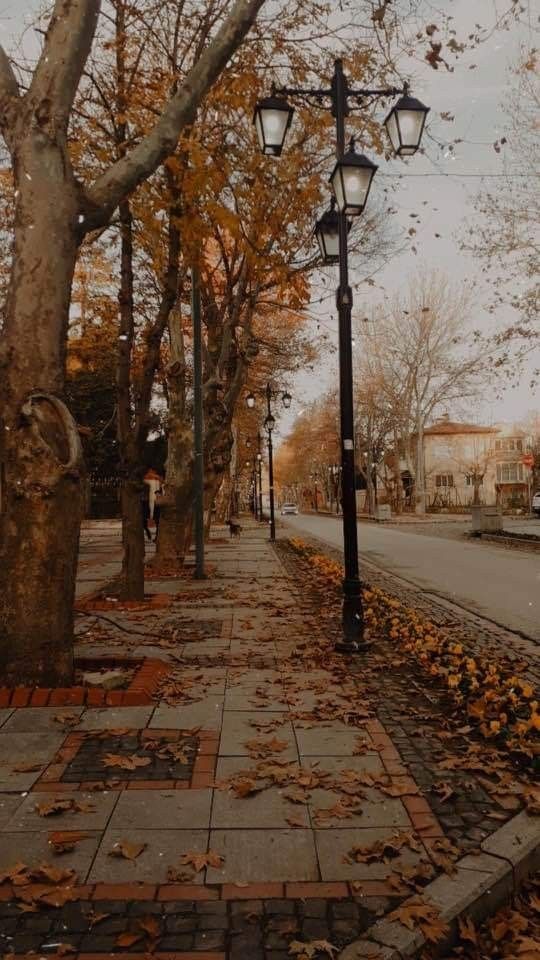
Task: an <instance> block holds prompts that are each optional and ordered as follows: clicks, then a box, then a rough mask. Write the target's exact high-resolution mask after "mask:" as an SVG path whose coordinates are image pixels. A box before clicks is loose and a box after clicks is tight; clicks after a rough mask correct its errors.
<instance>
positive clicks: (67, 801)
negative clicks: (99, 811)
mask: <svg viewBox="0 0 540 960" xmlns="http://www.w3.org/2000/svg"><path fill="white" fill-rule="evenodd" d="M94 809H95V808H94V804H93V803H89V802H88V801H86V800H77V799H76V798H75V797H55V799H54V800H45V801H43V802H42V803H36V806H35V810H36V812H37V813H38V814H39V816H40V817H52V816H55V815H56V814H60V813H88V812H89V811H90V810H94Z"/></svg>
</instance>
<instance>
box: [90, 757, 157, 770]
mask: <svg viewBox="0 0 540 960" xmlns="http://www.w3.org/2000/svg"><path fill="white" fill-rule="evenodd" d="M101 762H102V763H103V764H104V766H106V767H120V768H121V769H122V770H136V769H137V768H138V767H148V766H149V764H151V763H152V760H151V758H150V757H138V756H137V754H136V753H134V754H132V755H131V756H130V757H122V756H121V755H120V754H116V753H108V754H107V755H106V756H105V757H104V758H103V760H102V761H101Z"/></svg>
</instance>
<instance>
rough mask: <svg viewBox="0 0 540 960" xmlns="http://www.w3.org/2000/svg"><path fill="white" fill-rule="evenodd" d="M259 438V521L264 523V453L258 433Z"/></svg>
mask: <svg viewBox="0 0 540 960" xmlns="http://www.w3.org/2000/svg"><path fill="white" fill-rule="evenodd" d="M257 440H258V442H259V452H258V454H257V458H256V459H257V471H258V474H259V522H260V523H262V522H263V520H264V514H263V502H262V453H261V435H260V433H258V434H257Z"/></svg>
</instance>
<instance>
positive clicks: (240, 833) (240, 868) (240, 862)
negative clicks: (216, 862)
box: [206, 829, 319, 883]
mask: <svg viewBox="0 0 540 960" xmlns="http://www.w3.org/2000/svg"><path fill="white" fill-rule="evenodd" d="M210 848H211V849H212V850H215V851H216V853H218V854H220V855H221V856H223V857H224V863H223V866H222V867H221V868H220V869H217V868H215V867H209V868H208V870H207V873H206V880H207V883H250V882H255V881H258V880H260V878H261V877H264V878H265V882H267V883H269V882H272V881H277V880H318V879H319V867H318V863H317V854H316V850H315V843H314V839H313V834H312V832H311V831H308V830H246V829H242V830H212V832H211V834H210Z"/></svg>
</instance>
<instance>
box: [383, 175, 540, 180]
mask: <svg viewBox="0 0 540 960" xmlns="http://www.w3.org/2000/svg"><path fill="white" fill-rule="evenodd" d="M379 176H381V177H391V178H393V179H394V180H401V179H402V177H466V178H470V177H474V178H479V179H481V180H482V179H483V178H484V177H491V178H493V177H504V179H505V180H516V179H519V178H521V177H529V178H530V177H540V173H380V174H379Z"/></svg>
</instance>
